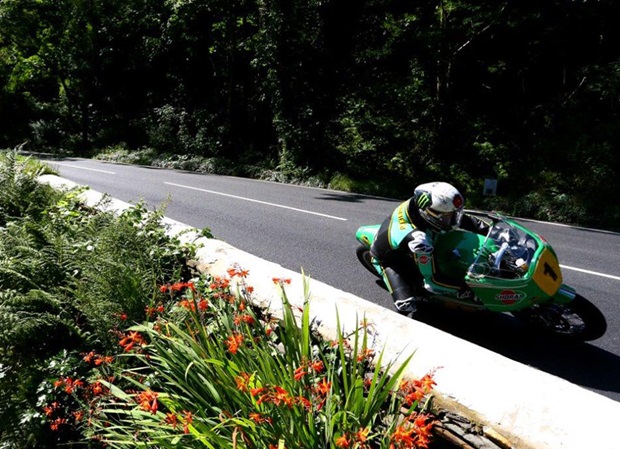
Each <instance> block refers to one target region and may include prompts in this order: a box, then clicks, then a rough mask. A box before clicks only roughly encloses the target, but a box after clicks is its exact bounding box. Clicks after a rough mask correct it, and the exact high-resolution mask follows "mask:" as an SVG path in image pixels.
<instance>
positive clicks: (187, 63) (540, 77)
mask: <svg viewBox="0 0 620 449" xmlns="http://www.w3.org/2000/svg"><path fill="white" fill-rule="evenodd" d="M619 20H620V2H618V1H614V0H607V1H605V0H601V1H587V0H582V1H577V0H575V1H569V0H564V1H561V0H545V1H510V0H509V1H503V2H495V1H487V0H476V1H473V0H472V1H449V0H431V1H414V0H409V1H404V0H401V1H397V0H322V1H321V0H100V1H95V0H0V148H12V147H16V146H19V147H20V148H25V149H28V150H37V151H41V150H45V151H51V152H55V153H60V154H71V155H76V156H85V157H90V156H93V155H94V154H97V153H99V152H101V151H103V150H108V151H109V150H111V149H123V150H124V151H125V152H128V153H132V152H139V151H141V152H144V151H148V152H150V153H149V154H159V155H161V154H176V155H185V156H188V157H189V156H192V157H194V156H195V157H201V158H204V159H205V160H208V161H211V165H209V166H210V167H212V170H213V171H216V172H217V171H218V169H217V167H226V170H228V171H229V172H232V173H235V174H240V175H251V176H260V173H261V172H264V171H269V170H271V171H273V170H276V171H280V172H281V173H287V172H290V173H297V174H300V173H301V175H302V177H303V176H306V177H313V178H314V179H319V180H320V181H321V182H322V183H323V184H324V185H326V186H327V185H329V186H332V187H335V188H342V189H345V190H350V191H355V192H362V193H376V194H385V195H393V196H403V197H404V196H407V195H409V194H411V192H412V190H413V187H414V186H415V185H416V184H418V183H420V182H426V181H429V180H446V181H449V182H453V183H454V184H455V185H457V186H458V187H459V188H461V189H462V191H464V193H466V195H467V197H468V206H470V207H480V208H487V209H493V208H495V209H500V210H503V211H505V212H507V213H512V214H515V215H520V216H523V217H532V218H540V219H551V220H558V221H563V222H567V223H574V224H583V225H590V226H597V227H603V228H607V229H620V202H619V201H618V192H620V157H619V156H618V148H619V147H620V126H619V125H620V121H619V115H618V114H619V106H620V45H618V42H620V36H619V34H620V27H619V26H618V23H619ZM231 167H232V168H231ZM221 170H223V169H221ZM486 178H489V179H497V180H498V190H497V193H498V195H496V196H484V195H483V194H482V193H483V183H484V179H486Z"/></svg>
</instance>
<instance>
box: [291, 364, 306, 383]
mask: <svg viewBox="0 0 620 449" xmlns="http://www.w3.org/2000/svg"><path fill="white" fill-rule="evenodd" d="M306 374H308V371H306V367H305V366H303V365H302V366H300V367H299V368H296V369H295V373H294V376H293V377H294V378H295V380H297V381H299V380H301V379H303V378H304V376H305V375H306Z"/></svg>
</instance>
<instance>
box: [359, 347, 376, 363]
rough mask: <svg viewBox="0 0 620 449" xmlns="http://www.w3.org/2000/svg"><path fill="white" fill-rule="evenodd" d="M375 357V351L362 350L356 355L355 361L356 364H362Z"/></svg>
mask: <svg viewBox="0 0 620 449" xmlns="http://www.w3.org/2000/svg"><path fill="white" fill-rule="evenodd" d="M374 355H375V351H374V350H373V349H368V348H366V349H363V350H362V351H361V352H360V353H359V354H358V355H357V361H358V362H363V361H364V360H368V361H370V360H372V358H373V357H374Z"/></svg>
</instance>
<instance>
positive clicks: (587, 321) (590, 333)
mask: <svg viewBox="0 0 620 449" xmlns="http://www.w3.org/2000/svg"><path fill="white" fill-rule="evenodd" d="M512 314H513V315H514V316H516V317H517V318H519V319H520V320H522V321H523V322H525V323H526V324H527V325H528V326H532V327H533V328H535V329H538V330H541V331H544V332H550V333H552V334H554V335H557V336H560V337H564V338H567V339H571V340H577V341H591V340H596V339H597V338H600V337H602V336H603V334H605V332H606V331H607V321H606V320H605V316H604V315H603V314H602V313H601V311H600V310H599V309H598V308H597V307H596V306H595V305H594V304H592V303H591V302H590V301H588V300H587V299H586V298H584V297H583V296H581V295H577V296H575V299H573V300H572V301H571V302H569V303H566V304H554V303H548V304H536V305H534V306H532V307H530V308H528V309H525V310H519V311H517V312H512Z"/></svg>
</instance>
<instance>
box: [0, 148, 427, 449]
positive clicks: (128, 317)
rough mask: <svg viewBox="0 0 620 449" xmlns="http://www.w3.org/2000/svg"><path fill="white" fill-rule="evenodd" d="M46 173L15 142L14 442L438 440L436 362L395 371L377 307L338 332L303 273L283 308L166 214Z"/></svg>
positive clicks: (379, 444) (0, 391) (8, 402)
mask: <svg viewBox="0 0 620 449" xmlns="http://www.w3.org/2000/svg"><path fill="white" fill-rule="evenodd" d="M39 173H40V167H37V166H36V165H31V162H28V161H26V162H25V161H23V160H22V159H21V158H20V157H19V156H17V154H16V153H15V152H9V153H3V154H0V422H1V423H2V425H1V427H0V447H3V448H7V449H9V448H10V449H12V448H20V449H24V448H55V447H93V448H99V447H115V448H131V447H160V448H165V447H177V448H180V447H183V448H191V447H207V448H209V447H211V448H223V447H230V448H259V447H260V448H274V449H275V448H277V449H282V448H288V449H292V448H317V447H322V448H359V449H362V448H367V449H375V448H377V449H378V448H385V449H388V448H389V449H392V448H394V449H405V448H425V447H429V445H430V444H432V443H431V438H432V435H433V432H432V431H433V426H434V422H435V421H434V418H433V417H432V416H431V415H430V414H427V413H425V407H426V405H427V398H428V395H429V393H431V391H432V388H433V386H434V380H433V374H432V373H429V374H428V375H427V376H424V377H423V378H422V379H418V380H403V379H401V376H400V374H401V373H402V370H403V369H404V368H405V366H406V364H407V363H408V362H409V359H407V360H406V361H405V362H404V363H403V364H402V365H400V366H398V367H396V366H394V367H392V368H393V373H392V374H393V375H388V374H387V371H388V368H389V367H388V368H385V371H384V370H382V369H380V368H379V366H380V365H381V361H382V356H381V354H375V353H374V352H373V350H371V349H370V348H371V344H370V343H371V341H372V340H371V338H372V332H371V330H370V327H369V324H368V323H367V322H366V321H365V320H364V319H362V318H360V324H359V327H358V328H357V329H352V330H350V331H348V333H346V334H342V333H341V334H339V335H338V336H337V338H336V340H335V341H327V340H325V339H323V338H321V336H320V335H319V334H318V333H317V332H316V329H315V326H314V325H313V323H311V322H310V319H309V316H310V315H309V307H310V306H309V304H310V301H308V299H309V298H307V297H306V302H305V306H304V308H303V310H301V311H297V310H293V308H292V307H291V306H290V304H289V303H288V300H287V297H286V285H287V282H288V280H286V279H274V283H276V284H277V285H278V286H280V288H281V292H282V298H283V300H284V301H283V303H284V306H283V310H282V312H281V314H280V315H278V316H273V315H271V314H269V313H267V312H266V311H265V310H263V309H260V308H258V307H256V306H254V305H253V302H252V295H253V291H252V286H250V285H247V283H246V281H245V279H246V276H247V272H246V271H244V270H243V269H242V268H241V267H231V269H230V270H229V275H228V277H226V278H217V279H214V278H210V277H207V276H205V275H201V274H199V273H196V272H195V271H193V270H192V269H191V268H190V267H191V265H192V264H191V260H192V257H193V256H194V251H195V248H194V247H192V246H180V245H179V242H178V241H177V240H176V239H174V238H170V237H168V236H167V235H166V234H165V233H164V230H163V228H162V227H161V226H160V219H161V217H162V213H163V210H161V209H158V210H154V211H147V210H146V209H145V208H144V207H143V206H142V205H140V204H138V205H137V206H136V207H135V208H132V209H131V210H128V211H126V212H123V213H122V214H121V215H119V216H116V215H114V214H112V213H111V212H101V211H99V210H98V209H97V210H94V209H90V208H86V207H84V206H83V205H82V204H81V203H80V201H79V199H78V194H79V190H72V191H68V192H59V191H56V190H53V189H52V188H50V187H49V186H46V185H41V184H39V183H38V182H37V180H36V178H37V176H38V174H39ZM205 233H206V234H208V232H205Z"/></svg>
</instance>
